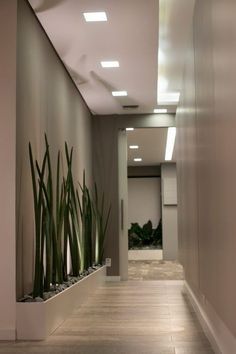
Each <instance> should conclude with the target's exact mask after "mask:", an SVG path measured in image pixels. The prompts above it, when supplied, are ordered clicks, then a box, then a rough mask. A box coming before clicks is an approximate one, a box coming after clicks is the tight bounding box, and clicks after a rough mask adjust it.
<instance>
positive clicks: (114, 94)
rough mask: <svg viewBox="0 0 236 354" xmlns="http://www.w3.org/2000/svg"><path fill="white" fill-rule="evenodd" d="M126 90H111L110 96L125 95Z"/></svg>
mask: <svg viewBox="0 0 236 354" xmlns="http://www.w3.org/2000/svg"><path fill="white" fill-rule="evenodd" d="M127 95H128V93H127V91H112V96H115V97H119V96H127Z"/></svg>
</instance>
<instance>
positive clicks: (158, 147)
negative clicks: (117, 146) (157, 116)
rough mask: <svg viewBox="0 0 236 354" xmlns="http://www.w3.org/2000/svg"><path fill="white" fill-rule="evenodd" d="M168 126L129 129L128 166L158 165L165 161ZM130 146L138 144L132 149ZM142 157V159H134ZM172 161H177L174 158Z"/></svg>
mask: <svg viewBox="0 0 236 354" xmlns="http://www.w3.org/2000/svg"><path fill="white" fill-rule="evenodd" d="M167 130H168V128H140V129H134V130H133V131H127V149H128V166H156V165H160V164H161V163H162V162H165V149H166V138H167ZM129 146H138V147H139V148H138V149H130V148H129ZM135 158H142V161H134V159H135ZM171 162H175V160H174V158H173V160H172V161H171Z"/></svg>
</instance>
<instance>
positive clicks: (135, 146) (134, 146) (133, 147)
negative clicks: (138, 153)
mask: <svg viewBox="0 0 236 354" xmlns="http://www.w3.org/2000/svg"><path fill="white" fill-rule="evenodd" d="M129 148H130V149H133V150H135V149H138V148H139V146H138V145H130V146H129Z"/></svg>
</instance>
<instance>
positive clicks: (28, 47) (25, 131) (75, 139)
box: [16, 1, 92, 296]
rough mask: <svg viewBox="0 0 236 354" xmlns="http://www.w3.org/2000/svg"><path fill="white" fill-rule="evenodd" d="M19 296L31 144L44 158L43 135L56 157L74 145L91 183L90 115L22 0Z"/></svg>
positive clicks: (28, 232)
mask: <svg viewBox="0 0 236 354" xmlns="http://www.w3.org/2000/svg"><path fill="white" fill-rule="evenodd" d="M17 34H18V36H17V40H18V42H17V44H18V45H17V176H16V177H17V178H16V185H17V296H20V295H22V294H23V293H27V292H29V291H30V290H31V287H32V278H33V272H32V265H33V258H32V254H33V247H34V244H33V233H34V222H33V196H32V188H31V175H30V168H29V157H28V142H29V141H30V142H31V143H32V148H33V151H34V154H35V156H36V157H37V158H38V159H40V157H42V154H43V151H44V132H46V133H47V135H48V140H49V144H50V149H51V158H52V159H53V161H54V165H53V170H54V171H55V162H56V155H57V151H58V149H61V150H62V151H64V142H65V141H67V142H68V144H69V146H74V176H75V179H76V180H80V181H81V180H82V173H83V169H85V171H86V174H87V180H88V183H89V184H90V183H91V175H92V156H91V142H92V140H91V136H90V133H91V115H90V112H89V110H88V108H87V106H86V105H85V103H84V101H83V100H82V98H81V96H80V94H79V92H78V90H77V89H76V87H75V86H74V84H73V82H72V81H71V79H70V77H69V75H68V73H67V71H66V70H65V68H64V66H63V64H62V62H61V61H60V59H59V58H58V56H57V54H56V52H55V50H54V49H53V47H52V45H51V43H50V42H49V40H48V38H47V36H46V35H45V33H44V31H43V30H42V28H41V26H40V24H39V22H38V21H37V19H36V17H35V16H34V14H33V12H32V10H31V8H30V7H29V5H28V4H27V2H26V1H19V9H18V32H17Z"/></svg>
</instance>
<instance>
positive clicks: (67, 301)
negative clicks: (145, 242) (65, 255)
mask: <svg viewBox="0 0 236 354" xmlns="http://www.w3.org/2000/svg"><path fill="white" fill-rule="evenodd" d="M105 277H106V267H105V266H104V267H101V268H99V269H98V270H96V271H95V272H93V273H92V274H90V275H88V276H87V277H85V278H83V279H82V280H80V281H79V282H78V283H76V284H74V285H72V286H70V287H69V288H67V289H65V290H64V291H62V292H61V293H59V294H57V295H55V296H53V297H52V298H50V299H48V300H46V301H44V302H37V303H36V302H26V303H25V302H17V303H16V335H17V339H24V340H43V339H46V338H47V337H48V336H49V335H50V334H51V333H52V332H53V331H55V329H56V328H57V327H58V326H59V325H60V324H61V323H62V322H63V321H64V320H65V319H66V318H67V317H68V316H69V315H70V314H71V313H72V312H73V310H74V309H75V308H76V307H79V306H80V305H81V304H82V303H83V302H85V301H86V300H87V298H88V296H89V294H91V293H93V292H94V290H95V289H96V288H97V287H98V286H99V285H102V284H103V283H104V282H105Z"/></svg>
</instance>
